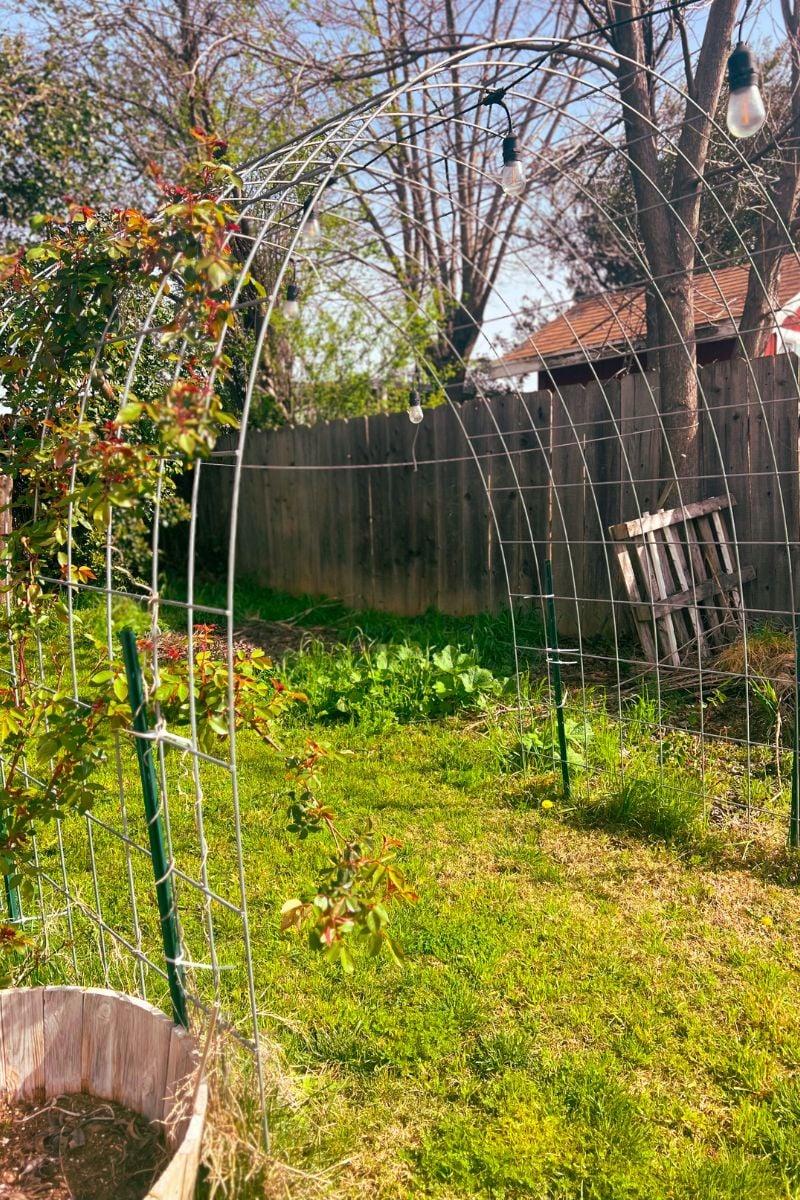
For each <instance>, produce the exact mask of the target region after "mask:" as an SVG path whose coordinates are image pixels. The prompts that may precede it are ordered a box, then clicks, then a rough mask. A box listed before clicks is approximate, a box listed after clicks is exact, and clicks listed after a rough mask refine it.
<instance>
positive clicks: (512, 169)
mask: <svg viewBox="0 0 800 1200" xmlns="http://www.w3.org/2000/svg"><path fill="white" fill-rule="evenodd" d="M500 186H501V188H502V189H503V191H504V192H505V193H506V195H507V196H521V195H522V193H523V192H524V191H525V169H524V167H523V166H522V163H521V162H520V161H519V158H518V157H517V138H516V134H513V133H510V134H509V135H508V137H504V138H503V170H502V171H501V172H500Z"/></svg>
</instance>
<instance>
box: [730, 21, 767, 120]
mask: <svg viewBox="0 0 800 1200" xmlns="http://www.w3.org/2000/svg"><path fill="white" fill-rule="evenodd" d="M728 87H729V88H730V93H731V94H730V99H729V100H728V114H727V124H728V129H729V131H730V132H731V133H732V134H733V136H734V137H736V138H748V137H753V136H754V135H755V134H757V133H758V131H759V129H761V127H762V125H763V124H764V122H765V121H766V119H767V110H766V109H765V108H764V101H763V100H762V98H761V92H760V91H759V88H758V71H757V70H756V68H755V66H754V65H753V56H752V54H751V53H750V49H749V47H748V46H746V45H745V44H744V42H739V43H738V45H737V47H736V49H735V50H734V51H733V53H732V54H731V56H730V58H729V59H728Z"/></svg>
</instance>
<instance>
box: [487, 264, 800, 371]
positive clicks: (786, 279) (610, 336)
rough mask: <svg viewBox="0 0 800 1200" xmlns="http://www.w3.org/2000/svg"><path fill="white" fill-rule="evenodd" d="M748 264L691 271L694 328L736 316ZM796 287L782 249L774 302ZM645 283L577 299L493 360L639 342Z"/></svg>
mask: <svg viewBox="0 0 800 1200" xmlns="http://www.w3.org/2000/svg"><path fill="white" fill-rule="evenodd" d="M748 271H749V266H748V265H745V266H735V267H722V268H720V269H719V270H717V271H703V272H702V273H698V274H696V275H695V277H694V311H695V326H696V328H698V329H699V328H704V327H707V326H709V325H710V326H714V325H717V324H721V323H723V322H726V321H730V320H731V319H734V320H738V319H739V318H740V317H741V315H742V310H743V308H744V299H745V293H746V291H747V276H748ZM798 293H800V260H799V259H798V256H797V255H796V254H785V255H784V258H783V265H782V268H781V280H780V287H779V289H778V307H779V308H780V307H782V306H783V305H785V304H786V303H787V302H788V301H789V300H791V299H792V297H793V296H796V295H797V294H798ZM645 331H646V327H645V301H644V288H642V287H633V288H627V289H625V290H624V291H619V292H607V293H605V294H603V295H601V296H592V297H591V298H589V299H588V300H579V301H578V303H577V304H574V305H573V306H572V308H569V309H567V310H566V311H565V312H563V313H561V314H560V316H558V317H556V318H555V319H554V320H553V321H548V322H547V324H546V325H543V326H542V328H541V329H538V330H537V331H536V333H533V334H531V336H530V337H529V338H527V339H526V341H524V342H523V343H522V344H521V345H519V346H516V347H515V348H514V349H513V350H511V351H510V352H509V353H508V354H505V355H503V357H502V358H501V359H500V361H499V362H498V364H497V366H498V367H499V366H503V367H513V366H514V365H515V364H517V363H522V362H527V361H530V360H534V361H533V362H532V365H531V367H530V368H529V369H530V370H535V369H536V366H535V363H536V362H537V361H540V360H541V359H553V358H562V357H568V356H570V355H574V354H577V353H580V354H583V353H584V352H586V351H588V352H589V353H590V355H591V357H592V358H594V359H597V358H603V357H605V356H604V355H603V353H602V351H603V350H605V349H606V348H607V349H608V351H609V355H610V354H612V353H617V352H619V351H620V350H625V349H628V348H629V344H632V345H633V346H636V345H639V344H641V342H642V339H643V338H644V335H645Z"/></svg>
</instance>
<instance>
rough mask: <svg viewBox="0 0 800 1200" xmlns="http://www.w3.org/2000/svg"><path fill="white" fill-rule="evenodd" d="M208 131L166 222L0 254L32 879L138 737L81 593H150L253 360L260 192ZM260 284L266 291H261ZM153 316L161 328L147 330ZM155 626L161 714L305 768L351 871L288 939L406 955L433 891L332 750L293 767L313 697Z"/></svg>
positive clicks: (16, 833)
mask: <svg viewBox="0 0 800 1200" xmlns="http://www.w3.org/2000/svg"><path fill="white" fill-rule="evenodd" d="M196 137H197V142H198V150H199V155H198V161H197V162H196V163H195V164H193V166H192V167H191V168H190V169H189V170H188V171H187V174H186V177H185V179H183V180H182V181H181V182H180V183H179V184H177V185H171V184H168V183H166V182H165V181H164V180H163V179H162V178H161V177H160V175H158V173H157V172H156V173H154V174H155V179H156V182H157V183H158V186H159V187H160V189H161V192H162V194H163V197H164V202H163V204H162V205H161V207H160V209H159V211H158V212H157V213H156V214H155V215H154V216H147V215H146V214H144V213H143V212H141V211H139V210H138V209H130V208H126V209H115V210H113V211H112V212H109V213H100V212H96V211H95V210H93V209H90V208H87V207H85V206H82V205H77V204H71V205H70V206H69V209H68V211H67V213H66V215H65V216H64V217H61V218H56V217H52V216H49V215H46V216H44V217H42V218H41V219H40V221H39V222H38V224H39V230H40V233H41V235H42V240H41V241H40V242H39V243H38V244H36V245H34V246H33V247H31V248H29V249H27V250H24V251H23V250H20V251H18V252H17V253H14V254H9V255H6V256H4V257H0V301H2V307H3V312H4V314H5V324H4V326H3V328H2V331H0V379H2V383H3V386H4V389H5V394H4V396H3V404H4V406H5V407H7V408H10V409H11V414H12V415H11V416H10V417H9V416H6V417H5V418H3V417H0V421H2V423H3V426H4V429H3V433H4V436H3V440H2V445H0V474H4V475H6V476H7V477H10V479H11V480H12V483H13V491H14V497H15V510H14V511H15V519H14V522H13V528H12V529H11V530H10V531H9V532H7V533H6V535H5V536H4V537H3V539H2V554H1V556H0V599H1V600H2V604H1V605H0V625H2V628H3V632H4V634H5V638H6V640H7V645H8V649H9V656H8V658H9V662H10V664H11V665H10V669H7V670H6V671H5V672H4V673H3V674H2V676H0V756H1V757H2V761H3V774H2V784H1V785H0V872H1V873H2V874H3V875H5V876H6V878H7V880H8V882H9V883H10V885H11V886H18V885H19V884H20V883H22V884H24V883H25V882H26V881H28V880H30V879H32V878H33V877H34V875H35V871H36V863H35V857H34V852H33V836H34V833H35V831H36V829H37V827H38V826H40V825H41V824H42V823H44V822H47V821H50V820H53V819H55V818H59V819H60V818H64V817H66V816H67V815H69V814H70V813H85V812H87V811H88V810H89V809H90V808H91V806H92V805H93V804H94V803H95V802H96V801H97V799H98V798H99V796H100V794H101V791H102V786H101V782H100V779H101V776H100V768H102V767H103V765H104V764H105V763H106V761H107V760H108V756H109V754H110V753H111V752H112V750H113V746H114V741H115V738H116V737H118V736H119V735H120V734H121V733H124V732H125V731H126V730H127V729H129V728H130V724H131V717H130V711H129V708H128V705H127V686H126V681H125V679H124V676H123V674H122V668H121V666H120V665H119V663H118V662H117V661H116V660H115V659H112V657H111V656H110V655H109V650H108V646H107V645H106V644H105V642H104V641H103V640H102V639H98V638H96V637H95V636H94V635H93V634H92V632H91V629H90V628H89V624H88V623H86V622H84V620H83V613H82V606H81V604H80V603H79V602H78V601H77V600H76V595H77V594H78V593H79V592H80V591H81V590H82V589H84V588H87V587H88V588H92V587H94V586H100V584H99V582H98V576H100V573H101V572H106V571H108V573H109V575H108V582H109V584H111V585H114V584H115V583H117V581H121V583H122V585H123V586H125V587H126V588H128V589H130V588H133V587H138V588H140V589H141V594H142V596H143V598H147V591H146V590H145V588H144V585H141V584H140V583H139V581H138V579H137V578H136V575H135V569H134V568H133V567H132V566H131V565H130V564H128V563H127V562H126V561H125V553H124V552H125V550H126V549H127V550H128V551H130V553H131V554H132V556H133V557H134V558H135V556H136V553H138V554H139V555H140V556H142V557H144V556H145V555H146V553H147V549H146V548H147V545H148V539H149V537H150V533H151V529H152V525H153V521H154V519H155V514H156V513H157V512H158V513H159V515H160V518H161V520H162V521H165V520H173V521H174V520H180V519H181V518H182V517H183V516H185V507H184V506H183V502H182V501H181V500H180V498H179V494H178V489H177V480H178V479H179V478H180V476H181V475H183V474H184V473H185V472H187V471H190V470H192V469H193V467H194V466H195V464H196V463H197V462H198V461H199V460H201V459H202V458H203V457H205V456H207V455H208V454H209V453H210V452H211V451H212V450H213V448H214V445H215V443H216V439H217V437H218V436H219V433H220V432H221V430H222V429H224V428H225V427H226V426H233V425H235V424H236V419H235V416H234V414H232V413H231V412H230V411H229V410H228V408H227V407H226V403H225V399H224V397H225V394H226V387H227V385H228V384H229V381H230V375H231V368H232V363H231V361H230V359H229V358H228V357H227V356H226V355H225V354H223V353H222V351H221V349H220V347H221V345H222V335H223V332H224V330H225V329H226V327H232V326H234V325H235V323H236V320H237V316H236V313H235V311H234V310H233V308H232V305H231V288H232V283H233V280H234V277H235V276H237V274H238V273H239V265H238V263H237V261H236V259H235V257H234V254H233V250H232V239H233V238H234V237H235V235H236V233H237V232H238V227H237V225H236V220H235V218H236V213H235V210H234V208H233V206H232V205H230V204H229V203H228V202H227V201H226V200H225V199H220V198H219V194H220V192H221V191H222V190H223V185H224V184H225V183H227V182H231V183H233V184H237V183H238V180H237V179H236V176H235V175H234V174H233V173H232V172H231V170H230V168H229V167H227V166H226V165H225V164H224V163H222V162H221V161H220V156H221V153H222V152H223V150H224V148H223V147H222V145H221V143H219V142H218V141H217V140H216V139H214V138H209V137H207V136H206V135H204V134H202V133H201V132H200V131H197V132H196ZM244 286H245V287H248V288H250V289H251V290H252V291H253V292H254V293H255V294H256V295H262V296H263V289H262V288H261V287H260V285H259V284H258V282H257V281H256V280H253V279H249V278H246V279H245V280H244ZM146 322H147V325H148V328H149V329H150V331H151V332H149V333H148V334H147V335H146V336H139V334H138V332H137V330H138V329H140V328H141V327H142V326H144V324H145V323H146ZM129 330H133V331H134V332H133V333H132V334H131V333H130V332H128V331H129ZM153 331H155V332H153ZM133 380H135V381H136V389H135V390H134V388H133V386H132V381H133ZM131 531H132V533H131ZM131 536H132V537H133V539H134V540H133V542H131V541H130V538H131ZM126 538H128V541H127V542H126V540H125V539H126ZM137 539H138V542H137ZM104 582H105V580H104ZM151 599H152V597H151ZM153 625H154V630H155V632H154V636H152V637H151V638H150V639H149V640H147V641H145V642H142V643H140V648H141V649H142V650H143V651H144V652H145V653H146V655H148V656H149V662H150V663H151V665H152V668H153V669H152V670H150V672H149V674H148V675H147V683H148V699H149V702H150V703H152V704H153V705H157V706H158V710H159V713H160V716H161V718H162V719H163V720H165V721H166V722H167V724H168V725H169V727H171V728H173V729H174V728H176V727H178V728H179V727H180V726H181V725H185V724H186V723H187V722H188V720H189V715H190V694H192V698H193V702H194V709H195V714H196V722H197V737H198V746H199V749H200V750H202V751H204V752H206V753H211V752H213V751H214V750H215V748H216V746H217V743H219V742H221V741H223V740H224V739H226V738H227V737H228V736H229V733H230V726H231V724H233V725H234V727H235V728H236V729H248V730H250V731H251V732H252V733H254V734H255V735H256V736H257V737H258V738H259V739H260V740H261V742H262V743H263V744H264V745H265V747H267V748H269V749H270V750H271V751H272V752H273V753H276V754H279V755H281V756H283V758H284V759H285V761H286V773H287V777H288V780H289V793H290V794H289V797H288V806H289V824H288V828H289V829H290V830H291V831H292V832H294V833H297V834H299V836H300V837H305V836H306V835H307V834H308V832H310V831H318V832H324V833H325V834H326V835H327V836H329V837H330V839H331V843H332V846H333V847H334V857H333V860H332V865H331V867H330V869H329V870H328V871H326V872H325V874H324V875H323V877H322V879H321V880H320V882H319V884H318V886H317V888H316V889H314V890H313V891H312V892H311V893H309V895H308V897H304V898H303V899H302V900H299V901H291V902H290V905H289V906H287V908H286V909H285V910H284V917H283V924H284V927H285V928H289V927H290V926H291V927H292V928H297V929H304V930H305V931H306V932H307V934H308V938H309V942H310V944H311V945H312V946H313V947H315V948H317V949H319V950H322V951H324V952H325V953H327V954H328V955H329V956H330V957H333V958H336V959H338V960H339V961H340V962H341V964H342V966H343V967H344V968H345V969H350V968H351V966H352V956H351V954H350V951H349V949H348V944H349V943H354V942H357V941H359V942H363V943H364V944H365V945H366V947H367V949H368V950H369V951H370V952H373V953H374V952H377V951H378V950H380V949H381V948H382V946H384V945H385V946H387V947H388V948H389V950H390V952H392V953H394V954H396V953H397V948H396V946H395V944H394V942H393V941H392V939H391V938H390V937H389V935H388V933H387V930H386V926H387V924H388V915H387V910H386V905H387V904H388V903H389V902H390V901H392V900H394V899H398V898H399V899H405V900H412V899H413V898H414V895H413V892H412V891H411V890H410V888H408V886H407V884H406V883H405V880H404V879H403V877H402V875H401V873H400V870H399V868H398V866H397V863H396V861H395V860H396V850H397V843H395V842H394V841H393V840H391V839H378V838H377V837H376V835H374V834H372V833H371V832H370V831H367V832H366V833H365V835H364V837H362V838H359V837H353V836H348V835H345V834H343V833H342V832H341V830H340V828H339V827H338V825H337V824H336V822H335V819H334V816H333V814H332V813H331V812H329V810H327V809H326V808H325V807H324V804H323V803H322V802H321V801H320V800H319V799H317V797H318V795H319V787H320V781H319V770H318V767H319V763H320V761H321V759H322V757H323V751H322V748H320V747H318V746H313V747H310V748H309V749H308V750H307V751H304V752H303V754H301V755H297V754H293V755H289V754H288V753H287V752H286V751H285V750H284V749H283V748H282V747H281V744H280V739H279V736H278V725H279V721H280V717H281V714H282V713H283V711H284V710H285V708H286V706H287V705H292V704H299V703H303V702H304V697H303V696H301V695H300V694H298V693H293V692H290V691H288V690H287V689H286V688H285V687H284V685H283V684H282V683H281V682H280V681H279V680H278V679H276V678H275V677H274V673H273V670H272V665H271V663H270V661H269V659H268V658H267V657H266V655H264V654H263V653H262V652H260V651H258V650H237V651H236V652H235V654H234V656H233V660H232V661H231V662H229V661H228V658H227V655H226V654H225V653H224V649H223V648H221V646H220V644H219V642H218V641H217V640H215V638H214V637H213V631H212V629H211V628H210V627H203V626H200V627H197V628H196V629H195V632H194V643H193V646H192V651H193V653H192V662H193V668H192V670H191V671H190V670H189V666H188V643H187V642H186V639H183V641H182V642H181V640H180V639H177V640H176V639H174V638H173V639H172V641H170V640H169V638H167V640H164V639H163V638H162V636H161V635H160V634H158V632H157V628H156V625H155V620H154V622H153ZM43 644H45V645H47V646H48V648H49V647H52V646H53V645H54V644H55V645H57V646H59V647H60V648H61V650H62V653H61V655H60V656H59V655H58V654H57V655H56V661H55V662H50V661H47V662H45V657H46V656H44V655H42V646H43ZM65 647H67V648H68V651H67V652H66V653H65V652H64V648H65ZM48 654H49V651H48ZM229 677H232V682H233V697H234V702H233V711H232V712H229V710H228V695H229V693H228V685H229ZM171 752H172V753H175V752H176V751H174V750H173V751H171ZM323 814H324V815H323ZM0 946H2V950H0V955H2V953H3V950H9V949H10V950H11V951H14V952H15V951H18V950H19V946H20V935H19V932H18V931H15V930H14V929H13V927H10V926H6V927H0ZM4 957H5V958H6V959H7V955H5V956H4Z"/></svg>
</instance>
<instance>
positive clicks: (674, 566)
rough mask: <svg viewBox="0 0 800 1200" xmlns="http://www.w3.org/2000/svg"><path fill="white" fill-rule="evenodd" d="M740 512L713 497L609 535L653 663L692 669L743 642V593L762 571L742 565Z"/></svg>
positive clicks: (644, 516) (667, 510)
mask: <svg viewBox="0 0 800 1200" xmlns="http://www.w3.org/2000/svg"><path fill="white" fill-rule="evenodd" d="M733 504H735V500H734V499H733V498H732V497H731V498H728V497H727V496H712V497H711V498H710V499H708V500H700V501H698V502H696V503H695V504H687V505H685V506H684V507H682V508H665V509H661V510H660V511H659V512H656V513H643V514H642V516H641V517H640V518H639V519H638V520H636V521H623V522H622V524H620V525H612V526H611V527H610V528H609V533H610V534H611V537H612V539H613V544H614V553H615V555H616V559H617V563H618V564H619V569H620V574H621V576H622V581H623V585H624V587H625V591H626V594H627V604H628V607H629V609H630V613H631V616H632V618H633V623H634V626H635V628H636V633H637V635H638V638H639V641H640V642H641V645H642V649H643V650H644V653H645V656H646V657H647V659H648V661H649V662H652V663H664V664H668V665H670V666H674V667H682V666H691V665H692V664H693V663H697V661H698V655H699V658H700V660H704V659H706V658H708V656H709V655H710V654H712V653H714V651H715V650H717V649H718V648H719V647H720V646H722V645H724V644H725V643H726V642H729V641H731V640H732V639H733V638H735V637H738V636H740V635H741V633H742V630H743V624H744V609H743V605H742V591H741V589H742V585H743V584H744V583H747V582H748V581H749V580H751V579H753V578H755V570H754V568H753V567H751V566H746V567H744V566H741V565H740V564H739V563H738V560H737V556H736V553H735V548H734V547H735V544H734V543H733V541H732V538H731V535H730V531H729V527H728V517H729V514H728V513H727V512H726V510H728V509H730V507H731V506H732V505H733Z"/></svg>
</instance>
